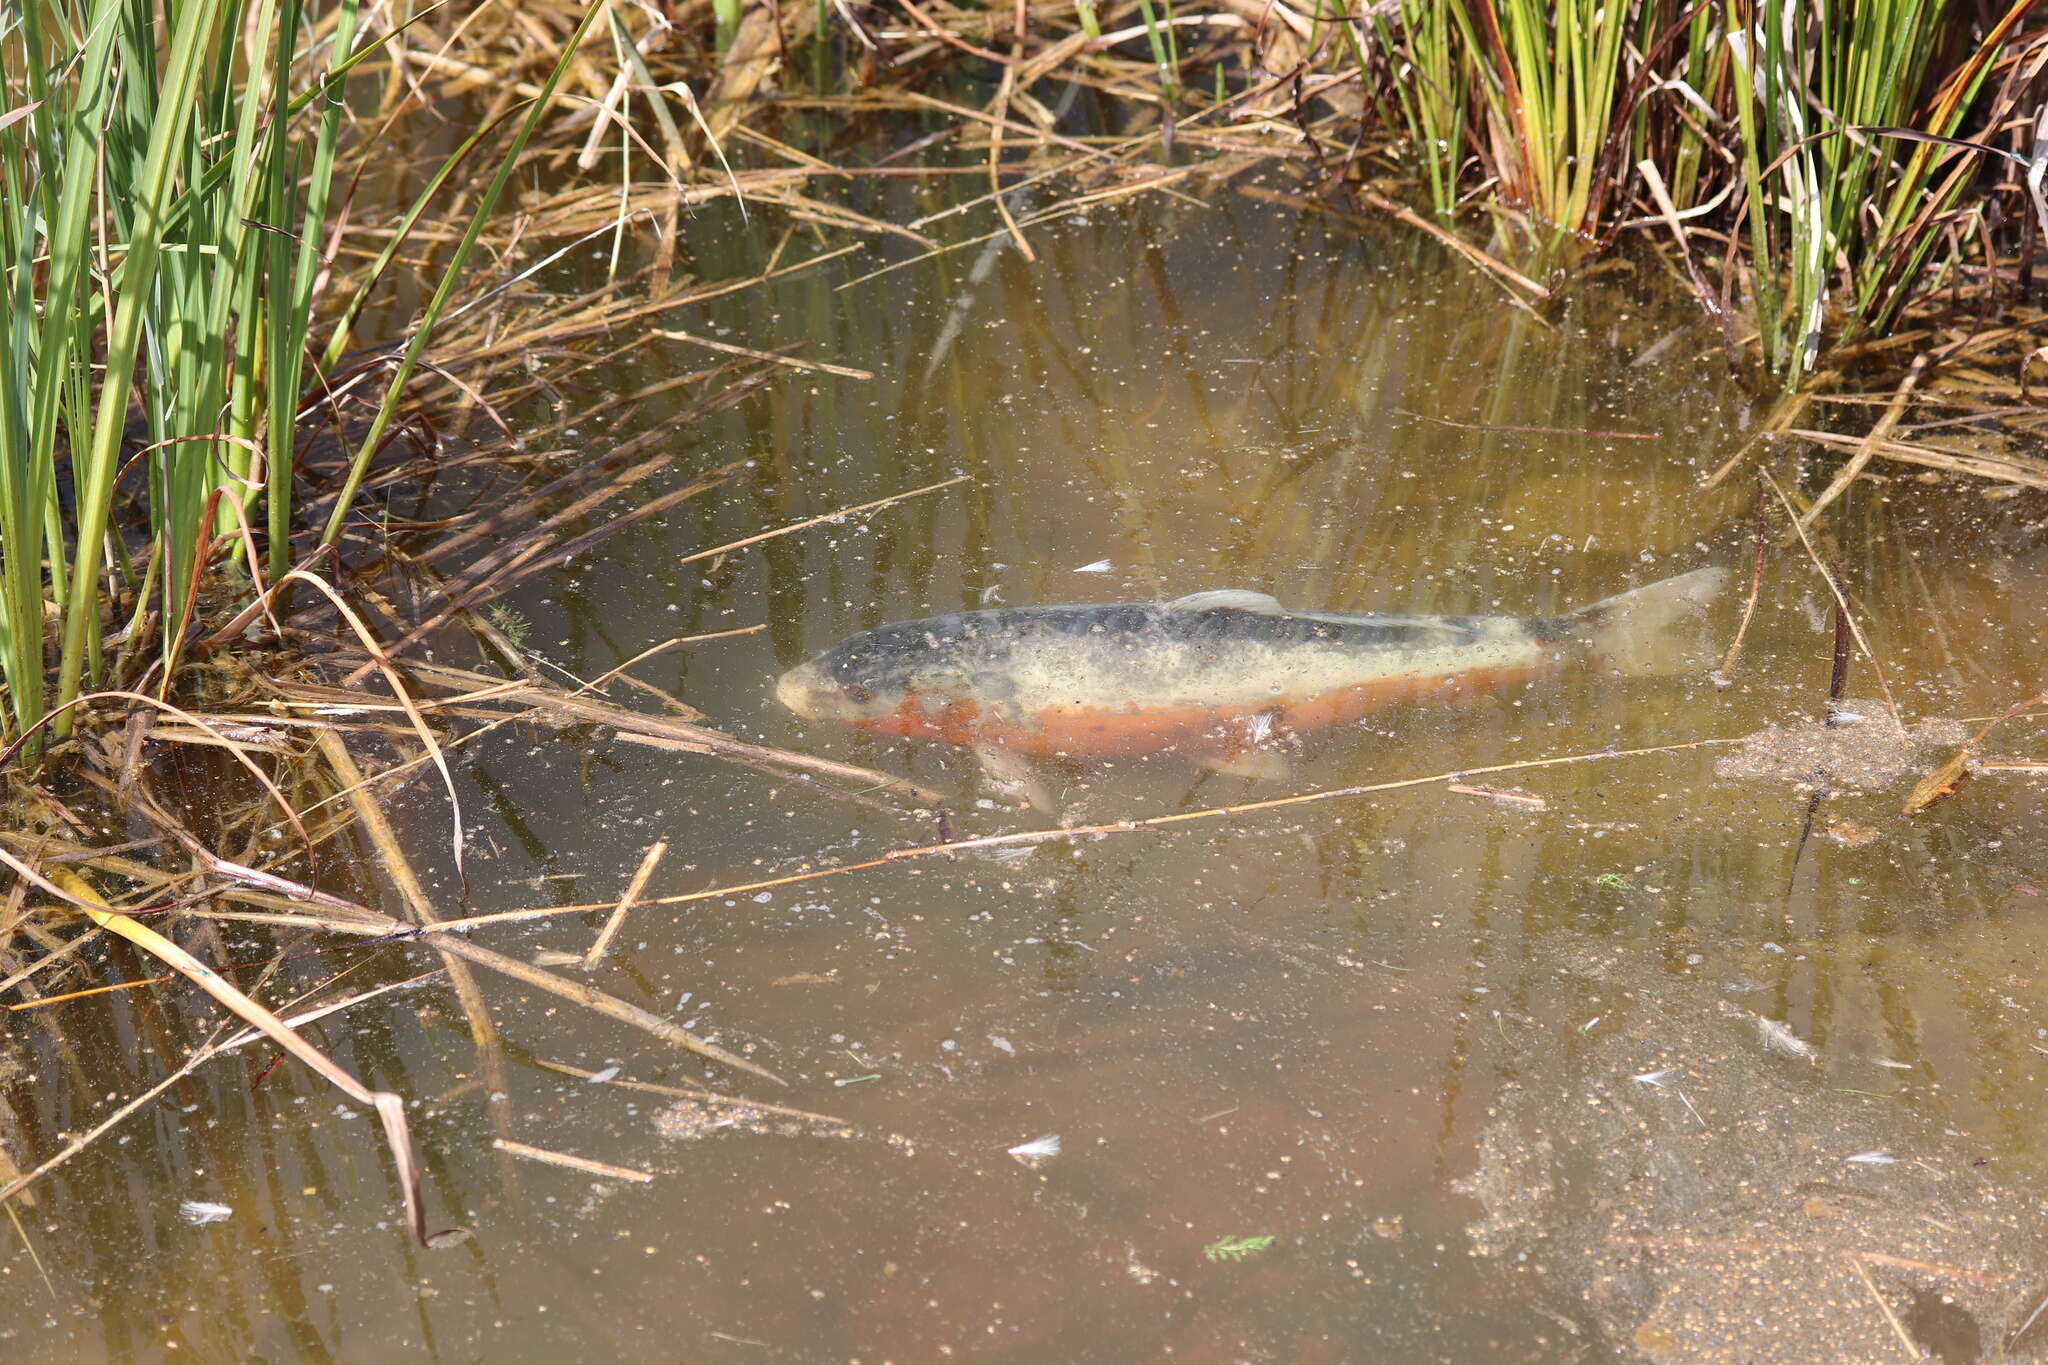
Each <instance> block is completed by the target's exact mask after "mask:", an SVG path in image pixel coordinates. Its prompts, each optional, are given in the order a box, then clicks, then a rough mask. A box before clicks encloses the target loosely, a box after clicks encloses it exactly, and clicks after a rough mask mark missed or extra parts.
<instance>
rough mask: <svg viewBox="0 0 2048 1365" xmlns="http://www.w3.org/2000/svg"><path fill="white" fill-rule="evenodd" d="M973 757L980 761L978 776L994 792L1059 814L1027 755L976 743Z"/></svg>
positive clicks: (1051, 813)
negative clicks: (986, 781)
mask: <svg viewBox="0 0 2048 1365" xmlns="http://www.w3.org/2000/svg"><path fill="white" fill-rule="evenodd" d="M974 757H975V761H976V762H978V763H980V764H981V772H982V776H983V777H985V778H987V779H988V785H989V786H990V787H992V788H994V789H995V792H996V794H997V795H999V796H1003V797H1007V798H1009V799H1011V800H1013V801H1023V802H1025V803H1026V804H1028V805H1029V806H1030V807H1031V808H1032V809H1033V810H1036V811H1041V812H1043V813H1045V814H1047V815H1055V816H1056V815H1058V814H1059V810H1060V807H1059V802H1057V801H1055V800H1054V799H1053V795H1052V789H1051V788H1050V787H1048V786H1047V785H1046V782H1045V775H1044V774H1043V773H1041V772H1039V771H1038V769H1037V768H1036V767H1035V766H1033V765H1032V762H1031V760H1030V759H1028V758H1025V757H1024V756H1023V755H1022V754H1016V753H1012V752H1011V751H1010V750H1008V749H998V748H995V747H994V746H992V745H987V744H983V745H980V746H978V747H977V748H976V749H975V750H974Z"/></svg>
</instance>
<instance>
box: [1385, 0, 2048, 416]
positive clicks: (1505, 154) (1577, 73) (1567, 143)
mask: <svg viewBox="0 0 2048 1365" xmlns="http://www.w3.org/2000/svg"><path fill="white" fill-rule="evenodd" d="M2031 7H2032V0H2003V4H2002V5H2001V7H1999V8H1995V9H1992V10H1990V11H1987V12H1985V13H1983V14H1981V15H1980V14H1979V12H1978V10H1977V9H1976V8H1975V7H1970V6H1964V5H1961V4H1957V3H1954V0H1834V2H1831V3H1824V4H1818V5H1814V4H1804V3H1799V2H1798V0H1718V2H1717V0H1706V2H1705V3H1691V4H1687V3H1682V0H1613V2H1612V3H1602V2H1601V0H1557V3H1554V4H1552V3H1539V2H1538V0H1440V2H1439V3H1426V2H1425V0H1396V3H1395V4H1394V5H1392V6H1391V7H1389V6H1378V7H1374V8H1373V10H1372V15H1373V29H1372V37H1373V42H1374V44H1375V46H1376V47H1377V49H1378V50H1379V56H1378V58H1377V59H1376V60H1375V62H1374V70H1373V71H1372V72H1368V78H1369V79H1370V78H1371V77H1372V76H1374V75H1375V74H1378V76H1379V79H1380V80H1382V81H1383V82H1384V83H1385V84H1387V85H1390V86H1391V87H1392V98H1391V99H1388V98H1386V97H1385V95H1384V94H1382V93H1381V92H1379V91H1376V90H1372V89H1369V90H1368V102H1369V104H1371V105H1372V106H1373V107H1374V108H1376V109H1379V110H1381V111H1382V116H1383V117H1385V116H1386V115H1387V114H1389V113H1391V115H1392V119H1391V121H1393V122H1395V123H1397V125H1398V126H1399V127H1400V129H1401V130H1402V132H1403V133H1405V135H1406V140H1407V141H1408V143H1409V145H1410V146H1411V147H1413V148H1414V149H1415V152H1416V161H1417V163H1418V169H1419V171H1420V172H1421V175H1422V177H1423V180H1424V182H1425V184H1426V187H1427V192H1428V195H1429V198H1430V201H1431V202H1432V204H1433V205H1434V206H1435V207H1436V208H1437V209H1438V210H1439V212H1446V211H1448V210H1449V209H1450V208H1451V207H1452V206H1453V205H1454V204H1456V203H1457V202H1458V196H1459V194H1460V193H1461V192H1465V191H1469V190H1471V189H1472V188H1474V187H1473V186H1472V185H1471V183H1470V182H1471V172H1470V169H1469V168H1471V167H1474V166H1476V167H1478V168H1480V172H1481V174H1482V175H1483V177H1484V187H1485V188H1486V189H1488V190H1490V197H1486V198H1483V199H1482V202H1485V203H1488V204H1489V205H1490V206H1491V207H1493V208H1494V209H1496V210H1497V211H1499V212H1500V214H1501V218H1502V221H1503V222H1504V223H1506V224H1509V225H1513V226H1517V227H1519V228H1521V229H1522V230H1521V231H1519V232H1516V233H1512V234H1510V239H1511V240H1518V241H1519V244H1520V247H1521V251H1522V254H1524V255H1526V256H1527V257H1529V258H1531V260H1532V261H1533V262H1534V263H1535V264H1536V265H1540V266H1550V267H1555V266H1559V265H1565V264H1569V262H1570V259H1571V257H1572V255H1573V254H1575V249H1576V248H1575V246H1574V243H1575V241H1579V240H1596V239H1597V240H1604V239H1605V238H1606V237H1607V236H1608V235H1611V233H1612V232H1613V230H1614V227H1615V220H1616V218H1617V217H1619V216H1621V215H1624V214H1627V215H1634V216H1641V215H1642V214H1643V213H1644V212H1645V210H1644V209H1643V208H1639V207H1637V206H1638V205H1639V204H1642V203H1644V202H1645V198H1646V197H1645V196H1642V195H1639V194H1638V193H1637V192H1636V191H1637V189H1638V185H1639V180H1638V175H1639V172H1638V171H1637V169H1636V168H1637V167H1638V166H1639V165H1640V164H1641V163H1642V162H1643V161H1645V160H1649V161H1651V162H1653V163H1654V164H1655V165H1656V166H1657V168H1658V172H1659V175H1660V178H1661V179H1662V180H1663V182H1664V185H1665V186H1666V187H1667V188H1668V189H1669V192H1670V197H1671V199H1672V200H1673V201H1674V204H1675V209H1676V211H1677V212H1678V213H1679V214H1681V215H1683V216H1684V217H1686V218H1689V219H1692V220H1693V221H1695V222H1699V223H1701V224H1702V225H1718V226H1723V227H1726V228H1729V229H1731V230H1732V231H1733V232H1734V234H1735V238H1734V240H1735V249H1736V250H1737V251H1739V252H1740V253H1741V254H1742V255H1743V256H1744V257H1745V258H1746V259H1745V264H1746V265H1747V266H1748V276H1749V279H1750V284H1751V289H1750V293H1751V297H1752V299H1753V301H1754V303H1755V306H1756V314H1757V317H1756V323H1757V330H1758V347H1759V350H1760V351H1761V353H1762V358H1763V360H1764V362H1765V364H1766V366H1767V368H1768V369H1770V370H1771V371H1773V372H1775V373H1777V374H1778V375H1780V376H1782V377H1784V379H1785V380H1786V382H1788V383H1789V382H1796V381H1797V379H1798V377H1799V376H1800V375H1801V374H1803V373H1805V372H1807V371H1809V370H1811V369H1812V368H1813V367H1814V366H1815V365H1816V364H1817V363H1818V357H1819V355H1820V353H1821V350H1822V347H1823V345H1824V342H1825V340H1826V339H1828V338H1833V339H1836V340H1842V339H1848V338H1852V337H1854V336H1857V335H1859V334H1861V333H1863V332H1865V331H1867V330H1869V329H1871V328H1881V327H1883V326H1886V325H1888V324H1889V322H1890V320H1891V319H1892V318H1894V317H1895V316H1896V315H1897V312H1898V310H1899V309H1900V308H1901V307H1902V306H1903V305H1904V303H1905V302H1906V301H1907V300H1908V299H1909V298H1910V297H1911V296H1912V294H1913V292H1914V289H1915V287H1916V285H1917V284H1918V283H1919V282H1920V281H1921V280H1923V279H1924V278H1925V277H1926V273H1927V266H1928V264H1929V262H1930V260H1931V258H1932V257H1933V255H1934V253H1935V252H1936V251H1937V250H1938V249H1940V244H1941V242H1942V241H1943V240H1944V238H1945V237H1946V236H1949V235H1951V229H1952V228H1953V227H1954V224H1953V223H1952V222H1951V221H1949V219H1950V217H1951V215H1950V210H1951V209H1952V208H1954V207H1955V206H1956V204H1957V203H1958V201H1959V199H1960V196H1961V194H1962V192H1963V190H1964V189H1965V187H1966V186H1967V184H1968V182H1969V180H1970V177H1971V175H1972V174H1973V172H1974V170H1975V165H1976V158H1977V153H1975V152H1973V151H1970V150H1968V149H1964V150H1963V151H1961V152H1960V153H1959V152H1958V150H1957V149H1956V148H1955V147H1954V146H1953V145H1949V144H1943V143H1942V142H1941V141H1940V140H1941V139H1955V138H1958V137H1961V136H1963V134H1964V130H1965V125H1966V124H1970V123H1974V124H1975V125H1977V126H1979V127H1985V128H1995V127H1998V126H1999V125H2000V121H2001V120H2002V119H2003V118H2004V117H2005V116H2006V115H2008V114H2009V113H2011V112H2012V110H2013V108H2014V107H2015V102H2016V101H2017V99H2018V98H2019V97H2020V95H2021V94H2023V93H2024V91H2023V89H2022V87H2023V84H2024V83H2023V82H2014V81H2010V80H2009V81H2008V82H2007V84H2006V86H2005V87H2004V88H2002V89H2001V91H2000V95H1999V98H1998V99H1997V100H1994V101H1990V102H1988V103H1987V102H1986V101H1984V100H1983V99H1982V98H1981V96H1982V95H1983V92H1984V89H1985V83H1986V80H1987V78H1988V76H1989V75H1990V74H1991V72H1992V71H1994V70H1995V69H1996V68H1997V66H1998V63H1999V59H2000V58H2001V56H2002V55H2004V54H2005V53H2007V52H2008V50H2009V44H2010V42H2011V40H2012V37H2013V34H2014V32H2015V31H2016V28H2017V26H2018V24H2019V22H2020V20H2021V18H2022V16H2023V15H2024V14H2025V13H2026V12H2027V11H2028V10H2029V9H2030V8H2031ZM1916 136H1919V137H1927V138H1932V139H1934V141H1931V142H1930V141H1917V142H1916V141H1910V140H1908V139H1910V138H1912V137H1916ZM1461 180H1462V181H1463V182H1464V183H1461ZM1653 216H1654V215H1653Z"/></svg>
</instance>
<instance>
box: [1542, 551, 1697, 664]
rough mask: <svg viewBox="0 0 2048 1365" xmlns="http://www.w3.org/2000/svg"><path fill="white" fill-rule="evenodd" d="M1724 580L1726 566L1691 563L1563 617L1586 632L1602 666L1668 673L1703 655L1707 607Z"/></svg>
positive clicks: (1592, 651)
mask: <svg viewBox="0 0 2048 1365" xmlns="http://www.w3.org/2000/svg"><path fill="white" fill-rule="evenodd" d="M1727 586H1728V571H1727V570H1726V569H1694V570H1693V571H1692V572H1691V573H1682V574H1679V575H1678V576H1677V577H1676V578H1666V579H1664V580H1662V581H1661V582H1657V583H1651V584H1648V585H1646V586H1644V587H1640V588H1637V589H1635V590H1634V591H1632V592H1625V593H1622V594H1620V595H1618V596H1615V597H1609V598H1606V599H1605V600H1603V601H1599V602H1595V603H1593V604H1592V605H1591V606H1587V607H1580V608H1579V609H1578V610H1577V611H1575V612H1573V613H1572V614H1571V616H1569V617H1568V618H1566V619H1568V620H1569V621H1571V622H1572V623H1573V624H1574V625H1575V626H1576V627H1577V628H1578V630H1579V631H1580V632H1583V633H1584V637H1585V638H1586V639H1587V641H1588V644H1589V649H1590V653H1591V655H1592V659H1593V663H1594V665H1595V666H1596V667H1598V668H1600V669H1601V670H1603V671H1605V672H1609V673H1620V674H1625V675H1629V676H1669V675H1672V674H1677V673H1683V672H1685V671H1686V670H1687V669H1689V668H1691V667H1693V666H1694V664H1695V663H1696V662H1697V661H1698V660H1699V658H1700V657H1701V655H1702V653H1703V651H1704V650H1705V647H1706V643H1707V641H1706V630H1705V627H1706V615H1707V607H1708V605H1709V604H1710V603H1712V602H1713V600H1714V599H1715V598H1716V597H1718V596H1719V595H1720V593H1721V590H1722V589H1723V588H1725V587H1727Z"/></svg>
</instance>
